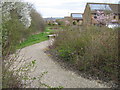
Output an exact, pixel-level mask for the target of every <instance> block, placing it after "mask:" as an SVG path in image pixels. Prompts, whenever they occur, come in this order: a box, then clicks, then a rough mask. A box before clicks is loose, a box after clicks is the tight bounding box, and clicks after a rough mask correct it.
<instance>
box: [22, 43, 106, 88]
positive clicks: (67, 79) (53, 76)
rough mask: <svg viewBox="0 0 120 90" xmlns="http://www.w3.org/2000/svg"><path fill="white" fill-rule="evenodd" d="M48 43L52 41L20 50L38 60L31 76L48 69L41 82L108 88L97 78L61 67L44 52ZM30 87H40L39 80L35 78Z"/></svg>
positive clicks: (75, 86) (69, 86) (54, 85)
mask: <svg viewBox="0 0 120 90" xmlns="http://www.w3.org/2000/svg"><path fill="white" fill-rule="evenodd" d="M48 45H50V41H44V42H41V43H38V44H34V45H31V46H28V47H25V48H23V49H22V50H21V51H20V55H21V56H22V55H24V58H29V60H36V66H37V67H36V69H35V71H34V72H32V73H30V75H31V76H34V77H37V76H39V75H40V74H41V73H43V72H46V71H48V73H47V74H45V75H44V76H43V77H42V78H41V82H42V83H45V84H47V85H50V86H53V87H58V86H63V87H64V88H107V86H105V85H103V84H99V83H98V82H97V81H95V80H88V79H85V78H83V77H81V76H79V75H77V74H75V73H74V72H73V71H68V70H65V69H63V68H61V67H60V65H58V63H56V62H54V61H53V60H52V59H51V58H50V57H49V55H47V54H46V53H44V51H45V49H46V48H47V46H48ZM30 87H31V88H37V87H40V85H39V82H38V81H37V80H35V81H34V82H33V83H32V84H31V86H30Z"/></svg>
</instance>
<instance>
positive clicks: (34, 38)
mask: <svg viewBox="0 0 120 90" xmlns="http://www.w3.org/2000/svg"><path fill="white" fill-rule="evenodd" d="M53 32H54V31H53V30H51V29H50V27H47V28H46V30H45V32H42V33H39V34H35V35H31V36H29V37H28V38H27V39H26V40H25V41H24V42H22V43H20V44H19V45H18V46H17V48H18V49H20V48H24V47H26V46H30V45H33V44H36V43H40V42H42V41H45V40H48V37H47V35H49V34H52V33H53Z"/></svg>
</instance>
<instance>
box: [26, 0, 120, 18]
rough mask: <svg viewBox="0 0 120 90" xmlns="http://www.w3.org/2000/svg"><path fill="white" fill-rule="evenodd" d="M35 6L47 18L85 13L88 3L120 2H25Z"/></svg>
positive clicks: (102, 0) (37, 0)
mask: <svg viewBox="0 0 120 90" xmlns="http://www.w3.org/2000/svg"><path fill="white" fill-rule="evenodd" d="M24 1H26V2H30V3H32V4H34V6H35V8H36V10H37V11H38V12H39V13H41V15H42V16H43V17H44V18H45V17H64V16H70V13H83V12H84V9H85V5H86V3H87V2H96V3H118V2H119V1H120V0H24Z"/></svg>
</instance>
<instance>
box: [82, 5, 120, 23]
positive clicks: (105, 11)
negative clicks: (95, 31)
mask: <svg viewBox="0 0 120 90" xmlns="http://www.w3.org/2000/svg"><path fill="white" fill-rule="evenodd" d="M119 8H120V4H108V3H87V4H86V7H85V10H84V14H83V24H84V25H96V24H100V22H99V20H101V21H102V22H106V23H119V24H120V10H119ZM98 13H100V14H99V15H98ZM98 17H99V20H98ZM106 23H104V24H106Z"/></svg>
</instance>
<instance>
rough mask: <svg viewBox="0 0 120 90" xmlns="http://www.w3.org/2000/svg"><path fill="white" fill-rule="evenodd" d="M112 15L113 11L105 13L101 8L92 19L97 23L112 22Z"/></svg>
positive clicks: (105, 23)
mask: <svg viewBox="0 0 120 90" xmlns="http://www.w3.org/2000/svg"><path fill="white" fill-rule="evenodd" d="M113 17H114V14H113V13H109V14H106V13H105V11H103V10H97V11H96V15H95V16H94V20H95V21H96V22H97V24H98V25H107V24H109V23H111V22H112V19H113Z"/></svg>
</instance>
